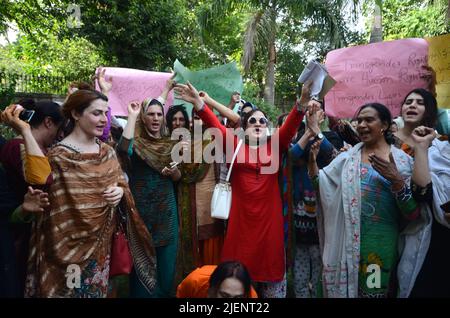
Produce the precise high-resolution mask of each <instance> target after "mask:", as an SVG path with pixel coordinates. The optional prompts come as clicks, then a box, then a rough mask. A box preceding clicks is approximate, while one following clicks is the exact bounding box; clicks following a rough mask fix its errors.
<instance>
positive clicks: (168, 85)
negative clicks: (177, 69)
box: [157, 73, 177, 105]
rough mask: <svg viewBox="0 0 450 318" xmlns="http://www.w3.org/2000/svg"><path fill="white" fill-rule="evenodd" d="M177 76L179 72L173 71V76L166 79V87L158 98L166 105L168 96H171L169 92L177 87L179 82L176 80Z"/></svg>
mask: <svg viewBox="0 0 450 318" xmlns="http://www.w3.org/2000/svg"><path fill="white" fill-rule="evenodd" d="M175 76H177V73H173V74H172V76H171V77H170V78H169V79H168V80H167V81H166V86H165V87H164V89H163V91H162V92H161V95H160V96H159V97H158V98H157V100H158V101H159V102H160V103H161V104H162V105H164V104H165V103H166V100H167V97H168V96H169V93H170V91H171V90H172V89H174V88H175V85H176V84H177V83H176V82H175V81H174V78H175Z"/></svg>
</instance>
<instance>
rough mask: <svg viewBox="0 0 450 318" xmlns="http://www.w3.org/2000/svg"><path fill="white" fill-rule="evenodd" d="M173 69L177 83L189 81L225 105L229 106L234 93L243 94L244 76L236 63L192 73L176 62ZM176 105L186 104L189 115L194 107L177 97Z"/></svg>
mask: <svg viewBox="0 0 450 318" xmlns="http://www.w3.org/2000/svg"><path fill="white" fill-rule="evenodd" d="M173 69H174V71H175V72H176V73H177V76H176V77H175V81H177V82H179V83H186V82H187V81H189V82H190V83H191V84H192V85H194V86H195V88H197V90H199V91H205V92H206V93H208V95H209V96H211V97H212V98H214V99H215V100H216V101H218V102H219V103H221V104H223V105H228V103H229V102H230V98H231V95H232V94H233V92H235V91H237V92H239V93H242V89H243V84H242V76H241V74H240V72H239V70H238V68H237V66H236V63H235V62H233V63H228V64H224V65H219V66H216V67H212V68H208V69H204V70H199V71H191V70H189V69H188V68H186V67H185V66H184V65H183V64H181V63H180V62H179V61H178V60H176V61H175V63H174V68H173ZM174 104H185V106H186V108H187V110H188V113H189V114H190V113H191V112H190V111H191V109H192V105H191V104H187V103H186V102H185V101H183V100H178V99H177V98H176V96H175V101H174Z"/></svg>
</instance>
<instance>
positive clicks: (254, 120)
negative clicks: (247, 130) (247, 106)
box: [248, 117, 267, 125]
mask: <svg viewBox="0 0 450 318" xmlns="http://www.w3.org/2000/svg"><path fill="white" fill-rule="evenodd" d="M248 123H249V124H252V125H254V124H256V118H255V117H250V118H249V120H248ZM259 123H260V124H261V125H267V119H266V118H264V117H261V118H260V119H259Z"/></svg>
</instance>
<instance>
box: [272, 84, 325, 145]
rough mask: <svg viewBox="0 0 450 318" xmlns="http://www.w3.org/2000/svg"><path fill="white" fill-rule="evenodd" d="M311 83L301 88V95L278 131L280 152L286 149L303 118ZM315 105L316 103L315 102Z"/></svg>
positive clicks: (308, 99) (308, 100)
mask: <svg viewBox="0 0 450 318" xmlns="http://www.w3.org/2000/svg"><path fill="white" fill-rule="evenodd" d="M311 85H312V82H311V81H308V82H307V83H305V84H304V85H303V87H302V94H301V96H300V98H299V99H297V101H296V102H295V106H294V107H293V108H292V110H291V112H290V113H289V115H288V117H287V118H286V121H285V123H284V124H283V126H281V128H280V130H279V138H280V150H282V151H283V150H284V149H287V148H288V147H289V144H290V142H291V140H292V138H293V137H294V136H295V134H296V132H297V129H298V127H299V126H300V123H301V122H302V120H303V117H304V116H305V111H306V108H307V107H308V102H310V99H311V98H310V92H311ZM316 103H317V102H316Z"/></svg>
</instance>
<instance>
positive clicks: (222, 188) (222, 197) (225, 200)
mask: <svg viewBox="0 0 450 318" xmlns="http://www.w3.org/2000/svg"><path fill="white" fill-rule="evenodd" d="M241 145H242V139H240V140H239V143H238V145H237V147H236V150H235V151H234V154H233V159H232V160H231V164H230V168H229V169H228V174H227V178H226V180H225V182H219V183H218V184H216V186H215V187H214V192H213V196H212V199H211V217H213V218H216V219H222V220H227V219H228V216H229V215H230V209H231V184H230V176H231V170H232V169H233V164H234V161H235V160H236V156H237V154H238V152H239V149H240V148H241Z"/></svg>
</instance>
